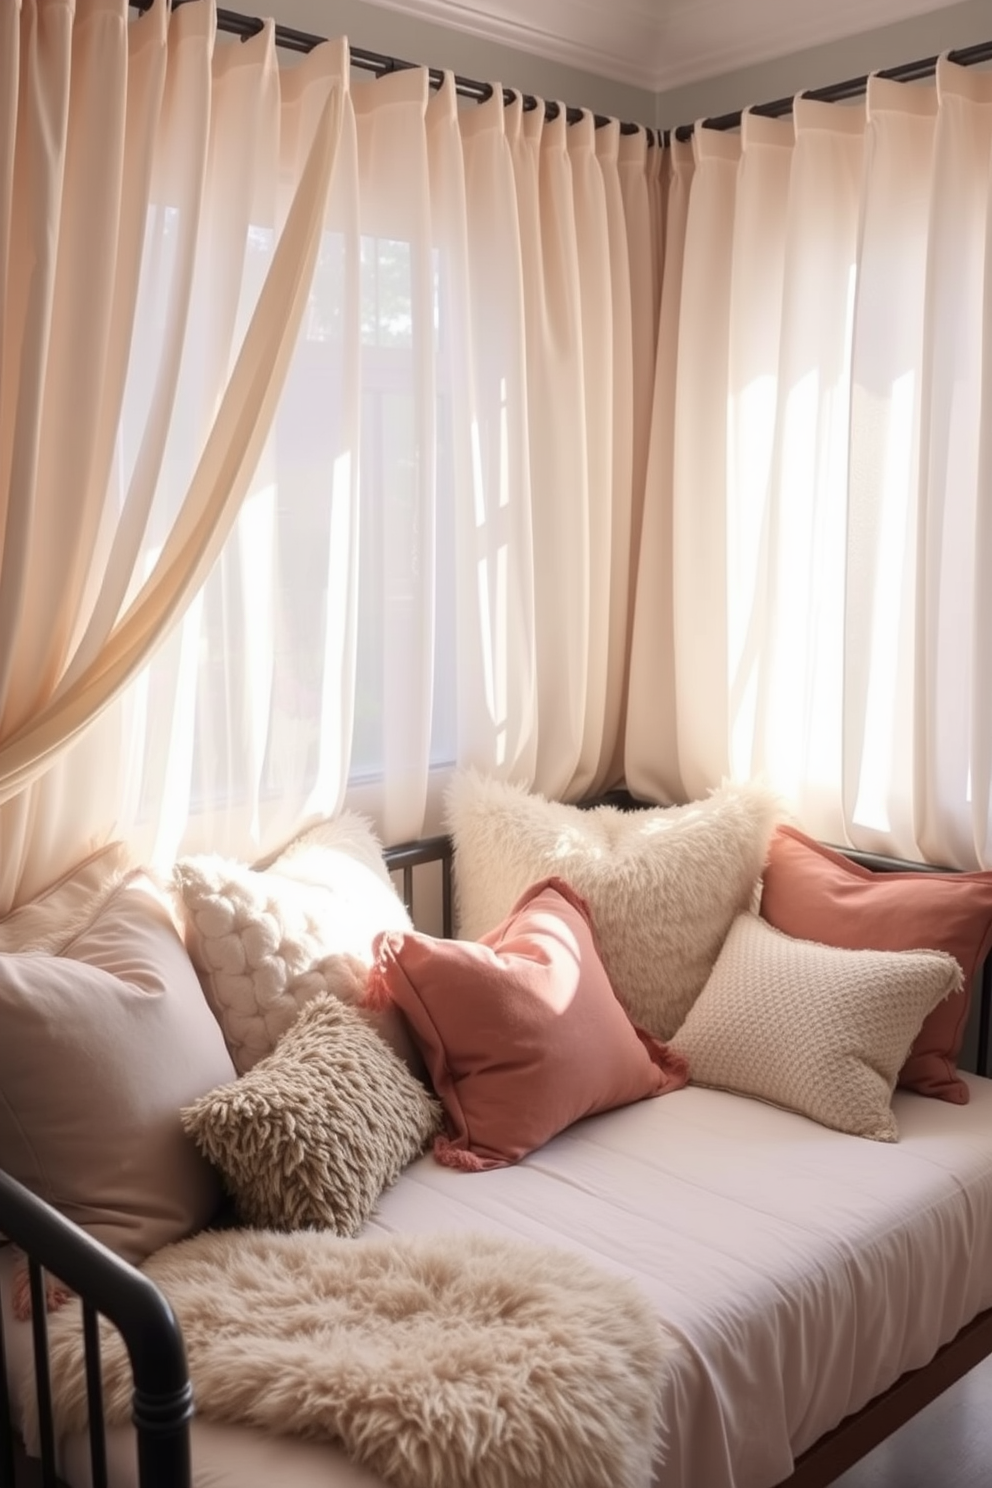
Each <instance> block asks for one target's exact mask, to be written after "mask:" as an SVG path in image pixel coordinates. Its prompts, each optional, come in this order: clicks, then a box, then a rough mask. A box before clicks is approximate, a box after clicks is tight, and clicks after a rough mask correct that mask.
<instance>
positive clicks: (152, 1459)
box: [0, 1170, 193, 1488]
mask: <svg viewBox="0 0 992 1488" xmlns="http://www.w3.org/2000/svg"><path fill="white" fill-rule="evenodd" d="M0 1231H2V1232H3V1233H4V1234H5V1235H6V1236H7V1238H8V1239H9V1240H11V1241H13V1243H14V1244H15V1245H18V1246H20V1248H21V1249H22V1250H24V1251H25V1252H26V1254H27V1255H28V1257H29V1274H30V1284H31V1311H32V1328H33V1335H34V1353H35V1378H36V1388H37V1401H38V1425H39V1434H40V1450H41V1472H42V1483H43V1484H44V1488H54V1485H56V1484H57V1483H58V1481H59V1479H58V1476H57V1462H56V1443H55V1432H54V1426H53V1421H52V1394H51V1377H50V1372H49V1362H48V1330H47V1320H46V1312H45V1286H44V1275H43V1271H42V1268H43V1267H44V1269H45V1270H46V1271H48V1272H50V1273H51V1274H52V1275H53V1276H57V1277H58V1279H59V1280H60V1281H61V1282H64V1284H65V1285H66V1286H67V1287H69V1288H71V1290H72V1291H74V1292H77V1293H78V1294H79V1295H80V1296H81V1297H83V1298H84V1299H85V1303H84V1309H83V1336H84V1344H85V1353H86V1379H87V1395H88V1400H89V1416H90V1467H91V1474H92V1481H93V1484H94V1488H100V1485H101V1484H102V1485H105V1484H106V1481H107V1471H106V1444H105V1439H104V1434H103V1408H102V1390H101V1386H100V1365H99V1342H98V1337H97V1314H98V1313H99V1314H102V1315H103V1316H104V1317H106V1318H107V1319H108V1320H109V1321H110V1322H111V1323H113V1324H114V1326H115V1327H116V1328H117V1329H118V1331H119V1332H120V1334H121V1337H122V1338H123V1340H124V1344H125V1346H126V1348H127V1352H128V1356H129V1358H130V1360H131V1370H132V1374H133V1379H134V1393H133V1397H132V1420H133V1422H134V1425H135V1428H136V1432H137V1446H138V1472H139V1481H140V1483H141V1488H191V1483H192V1474H191V1461H190V1438H189V1426H190V1420H191V1418H192V1415H193V1390H192V1386H191V1384H190V1380H189V1370H188V1367H187V1363H186V1349H185V1345H184V1343H183V1338H182V1332H181V1330H180V1327H179V1323H178V1321H177V1319H176V1316H175V1313H174V1312H173V1311H172V1308H171V1307H170V1306H169V1303H168V1302H167V1300H166V1298H165V1297H164V1295H163V1294H162V1292H160V1291H159V1289H158V1287H157V1286H156V1285H155V1284H154V1282H152V1281H150V1280H149V1278H148V1277H147V1276H145V1275H143V1273H142V1272H140V1271H138V1270H136V1269H135V1267H133V1266H131V1265H129V1264H128V1263H127V1261H124V1260H121V1258H120V1257H119V1256H116V1255H114V1253H113V1251H111V1250H108V1249H107V1247H106V1246H105V1245H102V1244H101V1243H100V1241H98V1240H96V1239H94V1238H93V1236H92V1235H89V1234H87V1233H86V1232H85V1231H83V1230H81V1229H80V1228H79V1227H78V1226H77V1225H75V1224H73V1223H72V1221H71V1220H69V1219H66V1218H65V1217H64V1215H62V1214H60V1213H59V1212H58V1211H57V1210H55V1209H53V1208H51V1207H50V1206H49V1205H48V1204H46V1203H45V1202H44V1201H43V1200H42V1199H39V1198H38V1197H36V1195H34V1194H33V1193H31V1192H30V1191H29V1190H28V1189H26V1188H25V1187H24V1186H23V1184H21V1183H18V1182H17V1181H16V1179H14V1178H11V1177H10V1175H9V1174H8V1173H4V1172H3V1171H2V1170H0ZM3 1355H5V1349H4V1340H3V1337H2V1333H0V1356H3ZM3 1372H4V1374H5V1375H6V1372H7V1371H6V1365H4V1366H3ZM7 1383H8V1381H7V1380H6V1379H4V1380H3V1384H4V1385H5V1386H6V1384H7ZM0 1417H2V1419H0V1482H2V1483H3V1485H4V1488H7V1485H8V1484H9V1485H11V1488H12V1485H13V1484H14V1482H15V1465H14V1432H13V1427H12V1424H11V1418H10V1406H9V1401H8V1392H7V1389H6V1388H5V1389H4V1391H3V1399H2V1401H0Z"/></svg>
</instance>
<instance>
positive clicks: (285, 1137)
mask: <svg viewBox="0 0 992 1488" xmlns="http://www.w3.org/2000/svg"><path fill="white" fill-rule="evenodd" d="M182 1121H183V1125H184V1127H185V1128H186V1130H187V1132H188V1133H189V1134H190V1136H192V1137H193V1138H194V1140H195V1141H196V1143H197V1145H198V1147H199V1148H200V1150H201V1151H202V1152H203V1154H204V1155H205V1156H206V1157H207V1158H209V1160H210V1161H211V1162H212V1163H214V1164H215V1165H216V1167H217V1168H218V1169H219V1170H220V1172H221V1174H222V1176H223V1179H224V1182H225V1184H226V1186H227V1188H228V1190H229V1191H230V1193H231V1194H232V1195H233V1197H234V1201H235V1206H236V1208H237V1210H238V1213H239V1215H240V1216H241V1218H242V1219H243V1220H245V1221H246V1222H247V1223H249V1224H252V1225H257V1226H261V1227H263V1228H271V1229H276V1230H292V1229H305V1228H308V1227H310V1228H317V1229H329V1230H333V1231H334V1233H335V1234H337V1235H354V1234H356V1233H357V1231H358V1230H359V1229H360V1228H361V1226H362V1224H363V1223H364V1222H365V1220H366V1219H367V1218H368V1216H369V1215H370V1214H371V1212H372V1210H373V1208H374V1207H375V1203H376V1200H377V1199H378V1197H379V1195H380V1193H381V1192H382V1190H383V1189H384V1188H386V1187H388V1186H389V1185H390V1184H391V1183H394V1182H395V1180H396V1179H397V1177H398V1176H399V1174H400V1172H401V1170H402V1169H403V1168H404V1167H405V1165H406V1164H407V1163H408V1162H410V1161H412V1159H413V1158H415V1157H416V1156H418V1154H419V1153H421V1152H422V1151H423V1150H424V1148H425V1146H426V1145H427V1143H428V1142H429V1141H431V1140H432V1138H433V1137H434V1136H436V1134H437V1132H438V1131H439V1130H440V1125H441V1108H440V1105H439V1104H438V1102H437V1101H436V1100H435V1099H434V1097H433V1096H431V1095H428V1093H427V1091H426V1090H425V1089H424V1087H423V1085H421V1084H420V1082H419V1080H416V1079H414V1077H413V1075H411V1074H410V1072H409V1070H408V1069H407V1068H406V1066H405V1065H404V1064H403V1063H402V1062H401V1061H400V1060H399V1059H397V1057H396V1055H395V1054H394V1053H393V1052H392V1050H391V1049H390V1048H389V1047H388V1046H387V1045H386V1044H385V1043H384V1042H383V1040H382V1039H380V1038H379V1036H378V1034H376V1033H375V1031H374V1030H373V1029H372V1028H370V1026H369V1024H368V1023H367V1022H366V1021H365V1019H364V1018H363V1017H362V1016H361V1014H360V1013H359V1012H357V1011H356V1010H355V1009H354V1008H350V1007H346V1006H345V1004H344V1003H342V1002H339V1001H338V1000H337V998H336V997H333V996H332V995H330V994H329V993H321V994H319V995H318V996H317V997H315V998H314V999H313V1000H312V1001H311V1002H309V1003H308V1004H307V1005H306V1007H305V1008H304V1009H303V1011H302V1012H301V1013H300V1015H299V1016H298V1018H297V1019H296V1021H295V1022H294V1023H293V1025H292V1027H291V1028H290V1029H289V1030H288V1032H286V1033H285V1034H283V1036H282V1038H281V1039H280V1040H279V1043H278V1045H277V1046H276V1048H275V1050H274V1051H273V1053H272V1054H269V1055H268V1056H267V1057H266V1058H265V1059H261V1060H259V1062H258V1064H256V1065H255V1067H254V1069H252V1070H250V1071H249V1073H248V1074H246V1075H242V1076H241V1078H240V1079H239V1080H236V1081H235V1082H234V1083H233V1084H229V1085H225V1086H223V1087H221V1089H219V1090H214V1091H211V1093H210V1094H209V1095H205V1096H203V1097H202V1098H201V1099H200V1100H198V1101H196V1102H194V1103H193V1104H192V1105H191V1106H190V1107H189V1108H188V1109H187V1110H184V1111H183V1113H182Z"/></svg>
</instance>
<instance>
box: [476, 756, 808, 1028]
mask: <svg viewBox="0 0 992 1488" xmlns="http://www.w3.org/2000/svg"><path fill="white" fill-rule="evenodd" d="M778 814H779V803H778V798H777V797H776V796H775V795H774V794H773V793H772V792H771V791H770V790H768V789H767V788H766V787H765V786H764V785H762V784H760V783H757V782H753V783H748V784H743V785H733V784H725V785H723V786H721V788H720V789H719V790H715V791H713V793H712V794H711V795H710V796H709V797H707V799H706V800H705V801H694V802H692V803H691V804H690V805H688V806H660V807H652V808H650V809H645V810H634V811H622V810H620V809H619V808H618V807H615V806H598V807H596V808H594V809H593V810H581V809H580V808H579V807H577V806H566V805H562V804H561V803H559V802H555V801H548V800H546V799H545V798H544V797H543V796H539V795H532V794H529V793H528V792H527V791H526V790H524V789H523V788H522V787H521V786H517V785H508V784H505V783H503V782H501V781H497V780H492V779H488V778H486V777H483V776H481V775H479V774H477V773H475V772H474V771H466V772H462V773H460V774H458V775H456V776H455V778H454V779H453V781H452V784H451V786H450V788H449V792H448V797H447V824H448V829H449V831H450V833H451V836H452V839H453V841H454V848H455V855H454V868H455V903H456V912H457V919H458V934H459V935H460V936H462V937H463V938H464V939H466V940H478V939H479V938H480V937H481V936H482V935H484V934H486V933H488V931H490V930H492V929H493V928H494V927H495V926H496V925H498V924H499V923H500V921H501V920H503V919H504V918H505V917H506V915H507V914H509V912H510V910H511V909H512V907H513V905H514V904H515V903H516V901H517V899H518V898H519V897H520V895H521V894H522V893H523V892H524V890H525V889H526V888H528V887H529V886H530V885H531V884H533V883H536V882H537V881H538V880H540V879H542V878H547V877H558V878H563V879H565V881H566V882H567V883H569V884H570V885H571V886H572V888H573V889H575V890H576V891H577V892H578V893H579V894H581V895H582V897H583V898H584V899H585V900H586V901H587V902H588V904H589V908H590V911H591V914H592V920H593V924H594V927H595V930H596V935H597V937H598V940H599V947H600V951H601V954H602V958H603V963H604V965H605V967H606V970H607V973H608V975H609V978H610V981H611V982H612V984H613V988H614V991H615V992H616V994H617V996H618V997H619V999H620V1001H621V1002H622V1003H623V1005H624V1007H625V1009H626V1011H627V1013H628V1015H629V1016H630V1018H631V1019H632V1020H633V1022H635V1023H636V1024H638V1025H639V1027H641V1028H645V1029H647V1031H648V1032H649V1033H653V1034H654V1035H655V1036H656V1037H657V1038H661V1039H668V1038H670V1037H671V1036H672V1034H673V1033H674V1032H675V1030H676V1028H678V1026H679V1024H680V1023H681V1022H682V1020H683V1019H684V1017H685V1015H686V1013H687V1012H688V1011H689V1008H690V1007H691V1006H692V1004H693V1001H694V1000H695V998H696V996H697V995H698V993H699V991H700V990H701V988H702V986H703V984H704V982H705V981H706V978H707V977H708V976H709V973H710V971H711V969H712V967H713V963H714V962H715V961H716V958H717V956H718V954H719V951H720V947H721V945H722V944H723V940H724V937H725V935H726V933H727V931H728V930H729V928H730V926H731V924H732V922H733V919H734V916H735V915H736V914H738V913H739V912H740V911H741V910H743V909H746V908H747V907H748V905H749V904H750V902H751V897H752V894H753V893H754V889H755V886H756V884H757V882H758V879H759V877H760V874H761V869H762V866H763V864H764V861H765V852H766V849H767V846H768V841H769V837H770V835H771V831H772V827H773V825H774V823H775V820H776V818H777V816H778Z"/></svg>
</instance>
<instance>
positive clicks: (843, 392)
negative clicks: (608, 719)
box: [626, 59, 992, 867]
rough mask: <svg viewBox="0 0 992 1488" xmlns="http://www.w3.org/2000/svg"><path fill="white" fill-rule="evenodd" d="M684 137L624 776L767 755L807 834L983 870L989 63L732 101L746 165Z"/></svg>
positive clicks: (989, 712) (732, 768)
mask: <svg viewBox="0 0 992 1488" xmlns="http://www.w3.org/2000/svg"><path fill="white" fill-rule="evenodd" d="M694 147H695V149H696V152H697V158H696V165H695V171H694V173H693V175H692V177H691V180H690V181H689V183H688V202H687V204H684V203H683V199H682V190H683V188H682V187H681V186H680V183H679V181H678V173H677V161H678V155H677V153H676V152H677V150H678V148H679V147H678V146H676V147H675V151H674V152H673V155H674V159H675V161H676V173H675V175H674V176H673V184H672V188H671V193H670V201H669V216H670V222H671V220H672V219H673V218H676V217H677V216H678V215H679V214H680V213H684V215H685V220H686V236H685V248H684V265H683V262H681V261H677V260H675V259H674V257H670V258H669V260H668V261H667V263H666V275H665V281H664V286H663V296H662V318H663V319H662V331H661V341H660V344H659V355H658V370H657V375H656V379H655V404H654V418H653V429H652V439H651V468H650V474H649V479H648V488H647V495H646V502H647V505H646V508H645V522H644V540H643V543H642V545H641V551H640V561H639V570H638V583H637V593H636V599H635V627H634V634H633V638H632V644H631V688H630V700H629V711H628V726H627V735H626V770H627V779H628V783H629V784H630V785H631V787H632V788H633V789H634V790H635V791H637V792H639V793H642V794H645V795H649V796H652V797H653V798H655V799H661V800H666V799H668V800H677V799H685V798H686V796H688V795H697V796H698V795H701V794H703V793H705V791H706V790H708V789H710V788H712V787H714V786H716V785H717V784H719V781H720V779H721V778H722V777H723V776H724V775H725V774H731V775H733V776H736V777H737V778H744V777H747V776H749V775H751V774H754V773H763V774H765V775H766V776H767V777H768V778H769V780H770V781H771V783H772V784H773V785H774V786H775V787H776V788H777V789H778V790H779V791H780V792H781V793H782V795H783V797H784V799H785V800H786V802H787V803H788V805H789V806H790V807H791V809H792V811H793V812H794V813H795V815H796V817H797V818H798V820H799V821H800V822H801V824H802V825H803V826H804V827H805V828H806V829H807V830H808V831H809V832H811V833H812V834H814V835H816V836H820V837H823V838H826V839H828V840H834V841H838V842H845V841H847V842H851V843H853V844H855V845H858V846H862V847H866V848H871V849H874V850H876V851H881V852H888V853H891V854H894V855H901V856H911V857H913V856H915V857H921V858H924V859H926V860H929V861H932V862H942V863H948V864H954V865H957V866H961V867H973V866H976V865H989V864H990V863H992V855H990V854H992V841H990V838H992V832H990V820H992V817H990V795H992V707H990V704H992V686H990V682H989V678H990V676H992V670H990V663H992V640H990V620H992V602H990V600H989V598H988V590H989V586H988V584H987V583H986V582H985V579H984V575H985V574H986V573H987V572H988V562H989V559H990V557H992V551H990V544H992V521H990V518H989V504H988V501H987V500H986V499H984V497H985V494H986V493H987V490H988V480H989V477H990V473H992V447H990V442H989V441H990V431H992V421H990V417H989V413H990V410H992V385H990V379H992V346H990V342H989V338H988V334H987V331H986V326H987V323H988V317H987V315H986V314H985V308H987V304H988V286H989V284H990V283H992V273H990V260H992V252H990V243H992V240H990V237H989V223H990V217H992V190H990V163H992V78H990V76H989V74H988V73H982V72H980V71H978V70H972V69H968V68H963V67H960V66H956V65H955V64H953V63H950V62H949V61H947V60H946V59H941V61H940V63H939V65H938V68H937V74H936V78H935V80H934V82H933V83H932V84H931V83H924V84H913V85H905V84H896V83H893V82H888V81H885V80H883V79H879V78H873V79H871V80H870V84H869V88H868V94H867V99H866V100H865V101H864V102H860V101H858V102H855V103H852V104H846V105H841V104H833V105H829V104H823V103H818V102H815V101H812V100H809V99H806V98H803V97H800V98H798V99H797V100H796V101H795V105H794V115H793V118H792V119H791V120H789V121H774V120H770V119H763V118H760V117H757V116H753V115H748V114H745V117H744V119H743V123H742V130H741V137H740V161H739V164H736V165H735V164H734V163H733V160H734V152H733V149H732V148H730V147H728V146H726V145H715V144H714V143H713V142H711V140H710V139H709V138H705V139H703V140H700V131H699V130H698V129H697V131H696V139H695V140H694ZM669 244H671V231H670V232H669ZM728 244H729V247H728ZM673 301H674V302H677V313H673V311H672V310H671V305H672V303H673ZM666 307H667V313H668V315H669V321H668V323H667V325H666V323H665V315H666ZM673 337H677V354H676V353H675V351H673ZM724 456H725V468H721V467H722V466H724ZM670 483H671V484H670ZM669 501H670V502H671V511H670V517H669V506H668V503H669ZM669 593H671V606H672V618H671V620H670V619H669V614H668V603H669V600H668V596H669ZM672 718H674V719H675V723H676V727H675V730H674V737H673V729H672V724H671V720H672ZM680 788H681V792H682V794H681V795H680Z"/></svg>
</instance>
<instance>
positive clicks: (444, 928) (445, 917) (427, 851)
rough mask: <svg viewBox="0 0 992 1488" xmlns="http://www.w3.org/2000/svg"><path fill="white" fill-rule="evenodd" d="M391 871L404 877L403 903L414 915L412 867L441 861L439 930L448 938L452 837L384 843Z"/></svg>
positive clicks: (450, 931)
mask: <svg viewBox="0 0 992 1488" xmlns="http://www.w3.org/2000/svg"><path fill="white" fill-rule="evenodd" d="M383 857H384V859H385V861H386V867H387V868H388V869H389V871H390V873H399V874H401V875H402V879H403V903H404V904H405V905H406V907H407V911H408V913H409V914H410V916H411V917H412V916H413V909H414V903H413V870H414V868H419V867H420V866H421V865H422V864H425V863H440V864H441V919H442V924H441V934H442V935H443V936H444V938H445V940H450V939H451V937H452V934H453V933H454V915H453V910H452V903H453V900H452V892H451V878H452V863H453V859H454V848H453V846H452V842H451V838H450V837H445V836H443V835H442V836H440V837H423V838H421V839H420V840H419V841H417V842H401V843H399V844H398V845H397V846H396V847H387V848H386V849H385V850H384V852H383Z"/></svg>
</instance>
